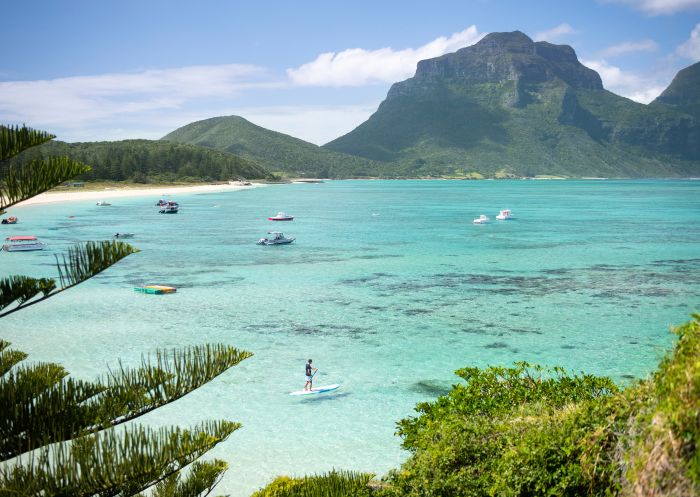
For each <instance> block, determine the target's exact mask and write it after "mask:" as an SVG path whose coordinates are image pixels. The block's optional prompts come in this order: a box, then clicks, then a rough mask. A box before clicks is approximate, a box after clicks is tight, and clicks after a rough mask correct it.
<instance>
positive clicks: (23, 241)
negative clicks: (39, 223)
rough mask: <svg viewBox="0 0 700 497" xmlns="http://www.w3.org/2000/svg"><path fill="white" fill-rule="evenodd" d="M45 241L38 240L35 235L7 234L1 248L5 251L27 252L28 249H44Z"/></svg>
mask: <svg viewBox="0 0 700 497" xmlns="http://www.w3.org/2000/svg"><path fill="white" fill-rule="evenodd" d="M44 247H46V244H45V243H42V242H40V241H39V240H38V239H37V237H35V236H8V237H7V238H5V244H4V245H3V246H2V249H3V250H4V251H5V252H28V251H30V250H44Z"/></svg>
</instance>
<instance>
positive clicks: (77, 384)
mask: <svg viewBox="0 0 700 497" xmlns="http://www.w3.org/2000/svg"><path fill="white" fill-rule="evenodd" d="M4 353H6V352H3V354H4ZM251 355H252V354H251V353H250V352H246V351H240V350H238V349H236V348H234V347H231V346H227V345H202V346H195V347H190V348H188V349H185V350H183V351H178V350H172V351H158V352H157V353H156V355H155V358H154V359H153V360H151V359H150V358H149V357H145V358H143V359H142V366H141V367H139V368H136V369H126V368H123V367H121V365H120V367H119V368H118V370H117V371H114V372H111V373H110V374H109V375H108V376H107V378H105V379H104V380H98V381H96V382H86V381H78V380H73V379H65V376H66V375H67V373H66V372H65V370H64V369H63V368H61V367H60V366H58V365H55V364H39V365H31V366H28V367H24V368H17V370H12V371H10V373H9V374H7V375H6V376H5V377H0V461H2V460H7V459H10V458H12V457H15V456H17V455H20V454H22V453H24V452H27V451H30V450H34V449H36V448H38V447H41V446H42V445H44V444H47V443H54V442H62V441H65V440H70V439H72V438H76V437H80V436H84V435H87V434H89V433H92V432H94V431H95V430H102V429H106V428H110V427H113V426H116V425H118V424H121V423H124V422H126V421H129V420H132V419H134V418H136V417H138V416H141V415H143V414H145V413H147V412H150V411H152V410H153V409H157V408H158V407H161V406H163V405H165V404H168V403H170V402H173V401H175V400H177V399H179V398H180V397H182V396H183V395H186V394H187V393H189V392H191V391H192V390H195V389H196V388H198V387H200V386H201V385H203V384H205V383H207V382H209V381H211V380H212V379H213V378H215V377H216V376H218V375H219V374H221V373H223V372H224V371H226V370H228V369H229V368H231V367H233V366H235V365H236V364H238V363H239V362H241V361H242V360H244V359H246V358H248V357H250V356H251Z"/></svg>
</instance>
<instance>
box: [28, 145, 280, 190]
mask: <svg viewBox="0 0 700 497" xmlns="http://www.w3.org/2000/svg"><path fill="white" fill-rule="evenodd" d="M56 155H62V156H67V157H70V158H71V159H73V160H77V161H81V162H84V163H87V164H90V165H91V166H92V168H91V170H90V171H89V172H87V173H83V174H82V175H80V176H79V178H81V179H85V180H112V181H134V182H136V183H168V182H173V181H228V180H235V179H238V178H246V179H272V178H273V176H272V175H271V174H270V173H269V171H268V170H266V169H265V168H264V167H262V166H260V165H259V164H256V163H255V162H253V161H250V160H248V159H244V158H241V157H238V156H236V155H233V154H230V153H226V152H219V151H216V150H210V149H208V148H204V147H197V146H193V145H187V144H182V143H171V142H165V141H160V140H123V141H117V142H87V143H64V142H49V143H45V144H44V145H42V146H40V147H36V148H34V149H31V150H28V151H26V152H24V153H23V154H22V155H21V156H19V157H17V158H16V160H15V163H20V162H24V161H27V160H32V159H36V158H41V157H48V156H56Z"/></svg>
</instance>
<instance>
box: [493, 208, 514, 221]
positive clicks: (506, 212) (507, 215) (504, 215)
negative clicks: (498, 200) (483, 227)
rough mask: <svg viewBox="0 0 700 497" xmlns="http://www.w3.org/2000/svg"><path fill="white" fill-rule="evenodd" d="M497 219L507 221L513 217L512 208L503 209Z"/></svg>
mask: <svg viewBox="0 0 700 497" xmlns="http://www.w3.org/2000/svg"><path fill="white" fill-rule="evenodd" d="M496 219H498V220H499V221H506V220H508V219H513V216H512V215H511V212H510V209H503V210H502V211H501V212H499V213H498V215H497V216H496Z"/></svg>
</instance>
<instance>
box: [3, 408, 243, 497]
mask: <svg viewBox="0 0 700 497" xmlns="http://www.w3.org/2000/svg"><path fill="white" fill-rule="evenodd" d="M239 427H240V425H239V424H238V423H233V422H230V421H210V422H206V423H203V424H201V425H198V426H196V427H194V429H192V430H182V429H180V428H170V429H165V428H161V429H158V430H154V429H151V428H144V427H141V426H129V427H126V428H124V429H123V430H119V431H118V432H115V431H114V430H109V431H105V432H100V433H99V434H94V435H90V436H87V437H82V438H78V439H76V440H73V441H72V442H71V443H70V444H57V445H53V446H51V447H43V448H42V449H40V450H39V451H38V453H33V454H31V455H30V456H28V457H27V458H26V459H27V461H26V462H25V459H20V460H18V461H17V462H15V463H14V464H5V465H2V466H0V488H2V489H3V490H4V491H5V492H7V494H8V495H15V493H14V492H16V495H71V496H85V497H87V496H94V495H100V496H113V495H134V494H135V493H137V492H140V491H142V490H145V489H146V488H149V487H151V486H153V485H156V484H158V483H159V482H161V481H163V480H164V479H166V478H168V477H169V476H171V475H173V474H176V473H177V472H178V471H180V470H182V469H183V468H185V467H186V466H187V465H189V464H190V463H192V462H193V461H195V460H196V459H198V458H199V457H201V456H202V455H204V454H205V453H206V452H208V451H209V450H211V449H212V448H213V447H215V446H216V445H217V444H218V443H220V442H222V441H223V440H225V439H226V438H228V436H229V435H230V434H231V433H233V432H234V431H235V430H237V429H238V428H239Z"/></svg>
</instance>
